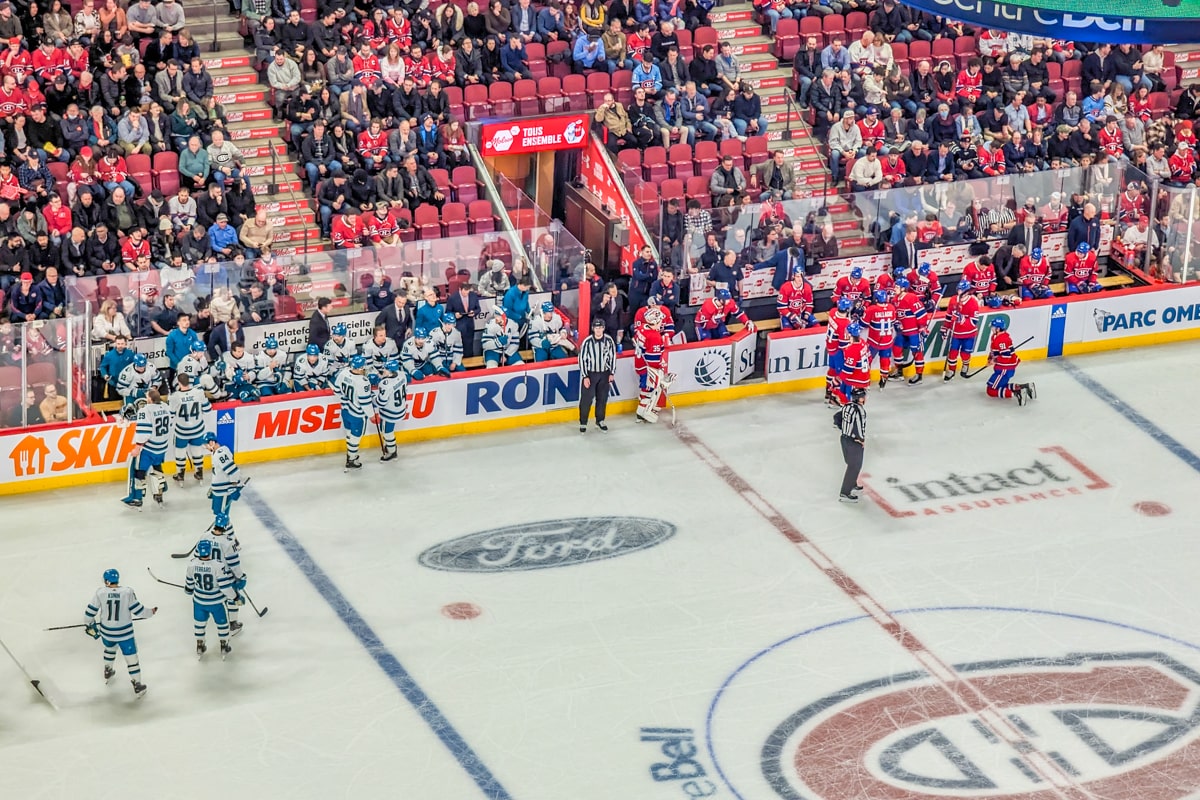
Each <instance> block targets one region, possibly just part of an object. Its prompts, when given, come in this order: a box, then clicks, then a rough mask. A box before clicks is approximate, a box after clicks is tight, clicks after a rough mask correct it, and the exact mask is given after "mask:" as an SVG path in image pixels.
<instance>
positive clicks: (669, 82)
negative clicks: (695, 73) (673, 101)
mask: <svg viewBox="0 0 1200 800" xmlns="http://www.w3.org/2000/svg"><path fill="white" fill-rule="evenodd" d="M658 69H659V72H660V73H661V75H662V84H663V88H664V89H674V90H675V93H676V94H677V95H678V94H683V85H684V84H685V83H687V82H688V80H689V75H690V73H691V69H690V67H688V64H687V62H686V61H684V59H683V58H682V57H681V56H680V55H679V49H678V48H676V47H672V48H670V49H669V50H667V57H666V58H665V59H663V60H662V61H660V62H659V65H658Z"/></svg>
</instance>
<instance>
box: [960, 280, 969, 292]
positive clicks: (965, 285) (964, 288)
mask: <svg viewBox="0 0 1200 800" xmlns="http://www.w3.org/2000/svg"><path fill="white" fill-rule="evenodd" d="M969 291H971V282H970V281H969V280H967V279H966V278H963V279H962V280H961V281H959V282H958V293H959V294H962V293H963V292H969Z"/></svg>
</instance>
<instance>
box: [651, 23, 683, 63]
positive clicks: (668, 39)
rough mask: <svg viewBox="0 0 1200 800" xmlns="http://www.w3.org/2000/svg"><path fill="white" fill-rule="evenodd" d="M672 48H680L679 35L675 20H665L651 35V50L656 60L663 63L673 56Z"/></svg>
mask: <svg viewBox="0 0 1200 800" xmlns="http://www.w3.org/2000/svg"><path fill="white" fill-rule="evenodd" d="M672 48H674V49H675V50H676V51H678V50H679V35H678V34H677V33H675V23H674V22H671V21H670V20H663V21H661V22H660V24H659V26H658V31H657V32H656V33H655V34H654V35H653V36H651V37H650V52H651V53H652V54H653V55H654V60H655V61H656V62H658V63H659V64H662V63H663V62H664V61H666V60H667V59H668V58H670V57H671V49H672ZM676 57H678V53H676Z"/></svg>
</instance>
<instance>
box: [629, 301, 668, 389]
mask: <svg viewBox="0 0 1200 800" xmlns="http://www.w3.org/2000/svg"><path fill="white" fill-rule="evenodd" d="M651 310H656V311H657V312H658V313H659V314H661V315H662V322H661V323H660V325H659V327H658V331H659V333H661V334H662V336H663V338H665V339H668V340H669V339H670V338H671V337H672V336H674V335H675V320H674V318H672V316H671V310H670V309H669V308H667V307H666V306H660V305H659V304H658V297H657V296H655V295H651V296H650V297H648V298H646V305H644V306H642V307H641V308H639V309H638V310H637V313H636V314H634V315H633V369H634V371H635V372H637V376H638V387H639V388H641V389H645V388H646V359H645V347H646V345H645V339H644V338H643V337H642V331H643V330H645V328H646V315H647V314H649V313H650V312H651Z"/></svg>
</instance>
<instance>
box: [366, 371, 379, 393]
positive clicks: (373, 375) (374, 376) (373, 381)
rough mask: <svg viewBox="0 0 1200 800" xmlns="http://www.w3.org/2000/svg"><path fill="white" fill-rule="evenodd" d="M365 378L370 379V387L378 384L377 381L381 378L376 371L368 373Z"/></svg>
mask: <svg viewBox="0 0 1200 800" xmlns="http://www.w3.org/2000/svg"><path fill="white" fill-rule="evenodd" d="M367 380H368V381H370V383H371V388H372V389H374V388H375V387H376V386H378V385H379V381H380V380H382V379H381V378H380V377H379V376H378V375H377V374H376V373H374V372H372V373H371V374H370V375H368V376H367Z"/></svg>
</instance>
